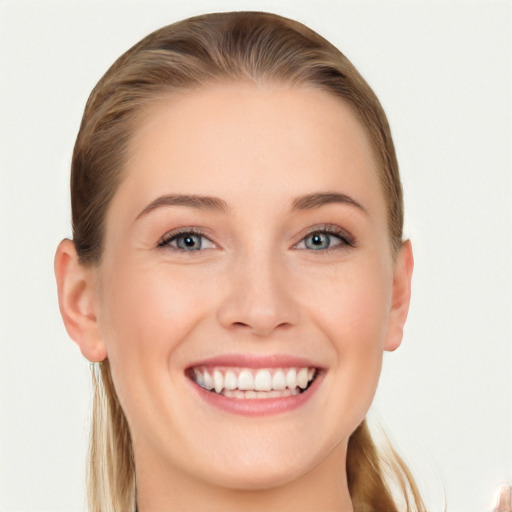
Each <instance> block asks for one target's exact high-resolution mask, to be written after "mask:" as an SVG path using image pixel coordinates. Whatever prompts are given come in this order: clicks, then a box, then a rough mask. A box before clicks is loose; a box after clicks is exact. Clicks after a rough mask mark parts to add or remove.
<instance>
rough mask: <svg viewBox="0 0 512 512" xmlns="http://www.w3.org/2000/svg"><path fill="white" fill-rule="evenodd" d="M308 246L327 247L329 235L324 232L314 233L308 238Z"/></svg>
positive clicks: (315, 247)
mask: <svg viewBox="0 0 512 512" xmlns="http://www.w3.org/2000/svg"><path fill="white" fill-rule="evenodd" d="M309 244H310V245H309V247H310V248H314V249H327V247H329V245H330V240H329V235H326V234H325V233H315V234H313V235H311V237H310V239H309Z"/></svg>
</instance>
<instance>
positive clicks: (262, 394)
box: [212, 387, 305, 399]
mask: <svg viewBox="0 0 512 512" xmlns="http://www.w3.org/2000/svg"><path fill="white" fill-rule="evenodd" d="M303 391H305V390H301V389H300V388H298V387H297V388H295V389H294V390H291V389H285V390H283V391H252V390H249V391H241V390H239V389H233V390H228V389H223V390H222V391H221V392H220V393H218V394H220V395H222V396H225V397H228V398H240V399H265V398H283V397H287V396H294V395H298V394H300V393H302V392H303ZM212 392H213V393H215V392H216V391H215V390H212Z"/></svg>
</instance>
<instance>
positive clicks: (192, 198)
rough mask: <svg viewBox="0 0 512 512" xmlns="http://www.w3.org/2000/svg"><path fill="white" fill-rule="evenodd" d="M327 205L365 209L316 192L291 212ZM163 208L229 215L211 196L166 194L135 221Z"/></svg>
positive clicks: (347, 198)
mask: <svg viewBox="0 0 512 512" xmlns="http://www.w3.org/2000/svg"><path fill="white" fill-rule="evenodd" d="M327 204H346V205H350V206H355V207H356V208H358V209H360V210H361V211H363V212H365V213H366V210H365V208H364V207H363V206H362V205H361V204H360V203H358V202H357V201H356V200H355V199H353V198H351V197H350V196H347V195H346V194H340V193H338V192H318V193H315V194H306V195H304V196H300V197H297V198H295V199H294V200H293V202H292V208H291V210H292V211H297V210H312V209H313V208H320V207H321V206H324V205H327ZM165 206H188V207H189V208H196V209H198V210H210V211H218V212H221V213H229V206H228V204H227V203H226V201H224V200H223V199H220V198H218V197H212V196H200V195H192V194H167V195H164V196H160V197H158V198H156V199H155V200H154V201H151V203H149V204H148V205H147V206H146V207H145V208H144V209H143V210H142V211H141V212H140V213H139V215H137V217H136V219H139V218H140V217H142V216H144V215H146V214H147V213H149V212H151V211H153V210H156V209H157V208H161V207H165Z"/></svg>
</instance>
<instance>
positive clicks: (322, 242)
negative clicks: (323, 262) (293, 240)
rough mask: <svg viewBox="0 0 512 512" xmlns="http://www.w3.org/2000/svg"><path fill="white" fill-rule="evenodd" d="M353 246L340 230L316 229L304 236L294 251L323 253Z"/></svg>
mask: <svg viewBox="0 0 512 512" xmlns="http://www.w3.org/2000/svg"><path fill="white" fill-rule="evenodd" d="M347 245H349V246H353V245H354V243H353V241H352V239H351V237H350V236H349V235H348V234H347V233H345V232H344V231H342V230H340V229H335V228H329V229H318V230H315V231H312V232H311V233H309V234H308V235H307V236H305V237H304V238H303V239H302V240H301V241H300V242H299V243H298V244H297V245H296V246H295V248H296V249H309V250H312V251H325V250H327V249H335V248H337V247H343V246H347Z"/></svg>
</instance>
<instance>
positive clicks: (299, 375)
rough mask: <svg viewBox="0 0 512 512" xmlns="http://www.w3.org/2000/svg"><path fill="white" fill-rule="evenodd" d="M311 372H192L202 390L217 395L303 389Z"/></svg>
mask: <svg viewBox="0 0 512 512" xmlns="http://www.w3.org/2000/svg"><path fill="white" fill-rule="evenodd" d="M315 373H316V370H315V369H314V368H307V367H305V368H260V369H258V370H256V369H250V368H220V367H217V368H204V367H201V368H197V367H196V368H194V371H193V377H194V380H195V381H196V382H197V383H198V384H199V385H200V386H202V387H203V388H206V389H208V390H215V392H216V393H220V392H221V391H222V390H223V389H226V390H235V389H238V390H240V391H273V390H275V391H282V390H285V389H286V388H288V389H290V390H295V389H296V388H297V387H299V388H301V389H306V388H307V387H308V384H309V383H310V382H311V381H312V380H313V377H314V376H315Z"/></svg>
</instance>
